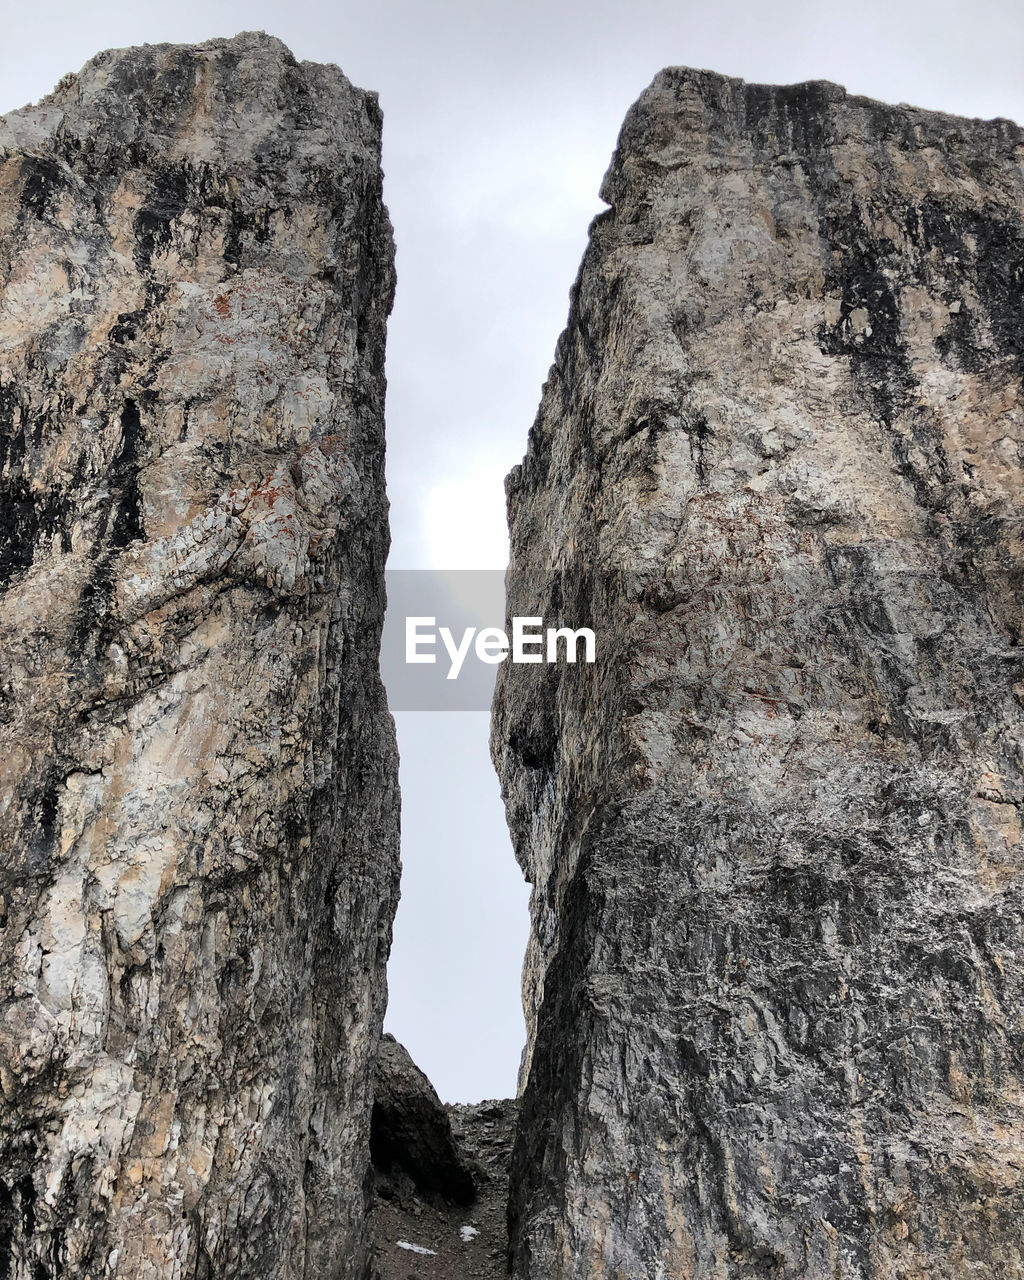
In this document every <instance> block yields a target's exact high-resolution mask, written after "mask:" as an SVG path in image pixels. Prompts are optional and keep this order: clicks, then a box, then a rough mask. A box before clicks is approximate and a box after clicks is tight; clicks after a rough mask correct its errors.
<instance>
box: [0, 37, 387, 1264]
mask: <svg viewBox="0 0 1024 1280" xmlns="http://www.w3.org/2000/svg"><path fill="white" fill-rule="evenodd" d="M380 128H381V117H380V112H379V109H378V106H377V102H376V98H375V97H374V95H372V94H369V93H365V92H363V91H362V90H360V89H356V88H354V87H353V86H352V85H351V84H350V83H349V82H348V81H347V80H346V79H345V77H344V76H343V75H342V74H341V72H340V71H339V70H338V69H337V68H336V67H331V66H318V65H314V64H311V63H297V62H296V61H295V59H294V58H293V57H292V56H291V55H290V54H289V52H288V51H287V49H286V48H285V47H284V46H283V45H282V44H281V43H280V42H279V41H277V40H274V39H272V38H269V37H267V36H265V35H263V34H261V33H256V34H253V33H248V34H244V35H241V36H238V37H236V38H234V39H230V40H213V41H210V42H209V43H207V44H202V45H197V46H194V47H186V46H180V47H179V46H171V45H156V46H145V47H142V48H138V49H130V50H120V51H114V52H108V53H104V54H101V55H100V56H99V57H97V58H95V59H94V60H93V61H91V62H90V63H89V64H88V65H87V66H86V67H85V68H84V70H83V71H82V72H81V73H80V74H79V75H77V76H70V77H66V78H65V79H64V80H62V81H61V83H60V85H59V86H58V87H57V90H56V91H55V92H54V93H53V94H52V95H51V96H50V97H48V98H47V99H45V100H44V101H42V102H40V103H39V104H38V105H36V106H34V107H29V108H26V109H24V110H22V111H17V112H14V113H13V114H11V115H8V116H7V117H5V118H4V119H2V120H0V637H2V643H3V657H2V666H0V926H2V929H0V1275H2V1276H4V1277H10V1280H28V1278H29V1277H32V1280H44V1278H45V1277H54V1278H56V1277H74V1278H75V1280H93V1278H98V1277H101V1276H102V1277H122V1278H123V1280H142V1278H143V1277H151V1278H152V1280H157V1278H159V1280H179V1278H181V1277H186V1276H187V1277H190V1278H191V1277H199V1278H201V1277H206V1278H207V1280H228V1278H235V1277H237V1278H241V1277H251V1278H252V1280H257V1278H258V1280H286V1278H287V1280H292V1278H294V1280H298V1278H299V1277H311V1276H316V1277H328V1276H338V1277H346V1278H347V1277H358V1276H361V1275H363V1274H365V1273H366V1271H367V1269H368V1267H369V1255H368V1252H367V1243H366V1239H365V1228H364V1210H365V1202H366V1194H367V1190H368V1188H367V1184H366V1174H367V1168H368V1151H369V1126H370V1107H371V1074H372V1070H373V1063H374V1059H375V1056H376V1051H377V1043H378V1039H379V1035H380V1024H381V1018H382V1014H383V1006H384V1000H385V981H384V965H385V961H386V958H387V952H388V948H389V944H390V931H391V920H392V917H393V912H394V906H395V899H396V893H397V878H398V860H397V857H398V855H397V788H396V756H395V744H394V734H393V726H392V722H391V718H390V715H389V714H388V711H387V708H386V704H385V700H384V696H383V691H382V687H381V684H380V680H379V677H378V670H377V651H378V641H379V633H380V627H381V619H382V613H383V607H384V594H383V567H384V560H385V556H386V552H387V543H388V533H387V516H386V500H385V497H384V478H383V454H384V438H383V400H384V376H383V364H384V333H385V321H386V317H387V314H388V311H389V309H390V305H391V297H392V291H393V267H392V258H393V252H392V239H391V228H390V224H389V221H388V218H387V214H386V211H385V210H384V207H383V205H382V202H381V171H380V164H379V154H380Z"/></svg>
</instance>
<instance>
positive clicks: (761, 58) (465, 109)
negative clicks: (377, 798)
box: [0, 0, 1024, 1101]
mask: <svg viewBox="0 0 1024 1280" xmlns="http://www.w3.org/2000/svg"><path fill="white" fill-rule="evenodd" d="M2 13H3V47H2V49H0V111H7V110H9V109H11V108H14V107H19V106H22V105H23V104H24V103H26V102H29V101H34V100H36V99H37V98H39V97H41V96H42V95H43V94H45V93H47V92H49V90H50V89H51V88H52V87H53V85H54V84H55V83H56V82H57V80H59V79H60V77H61V76H62V75H63V74H64V73H65V72H67V71H71V70H77V69H78V68H79V67H80V66H81V65H82V63H83V62H85V61H86V60H87V59H88V58H89V57H91V56H92V55H93V54H94V53H96V52H98V51H99V50H100V49H103V48H108V47H110V46H123V45H129V44H140V43H144V42H150V43H153V42H156V41H164V40H173V41H179V42H180V41H188V42H193V41H199V40H205V39H209V38H210V37H212V36H224V35H233V34H235V33H236V32H237V31H241V30H246V29H258V28H261V29H264V30H266V31H269V32H271V33H272V34H274V35H277V36H279V37H280V38H281V39H282V40H284V41H285V42H286V43H287V44H288V45H289V46H290V47H291V49H292V51H293V52H294V53H295V55H296V56H297V57H299V58H310V59H315V60H318V61H326V62H336V63H337V64H338V65H339V66H340V67H341V68H342V69H343V70H344V71H345V73H346V75H348V77H349V78H350V79H351V80H353V81H354V82H355V83H356V84H358V85H360V86H362V87H363V88H370V89H375V90H377V92H378V93H379V94H380V100H381V104H382V107H383V109H384V128H385V142H384V164H385V170H386V198H387V201H388V205H389V207H390V210H391V217H392V221H393V222H394V225H395V237H396V240H397V244H398V296H397V301H396V305H395V311H394V315H393V317H392V323H391V329H390V337H389V357H388V379H389V394H388V436H389V486H390V496H391V501H392V531H393V550H392V558H391V565H392V566H393V567H398V568H416V567H426V566H436V567H441V568H488V567H500V566H501V565H502V564H503V562H504V557H505V539H504V510H503V501H504V499H503V492H502V478H503V476H504V474H505V472H506V471H507V470H508V469H509V467H511V466H512V464H513V463H515V462H517V461H518V460H519V458H520V456H521V455H522V452H523V449H524V447H525V442H526V433H527V431H528V429H529V426H530V423H531V421H532V419H533V415H534V412H535V409H536V405H537V401H538V399H539V395H540V388H541V384H542V382H543V380H544V377H545V375H546V373H547V368H548V364H549V362H550V359H551V356H552V354H553V352H554V346H555V340H556V338H557V336H558V333H559V331H560V329H561V328H562V325H563V323H564V321H565V315H566V310H567V295H568V290H569V286H570V284H571V283H572V280H573V278H574V276H575V273H576V268H577V265H578V262H579V258H580V255H581V253H582V250H583V246H584V242H585V237H586V229H587V224H588V222H589V220H590V218H591V217H592V216H593V215H594V213H596V212H597V211H598V210H599V208H600V207H601V206H600V202H599V201H598V198H597V191H598V187H599V185H600V180H601V175H602V173H603V171H604V169H605V167H606V165H607V163H608V160H609V158H610V155H611V151H612V148H613V146H614V144H615V138H616V134H617V132H618V128H619V125H620V124H621V121H622V117H623V116H624V114H625V112H626V109H627V108H628V106H629V104H630V103H631V102H632V101H633V100H634V99H635V98H636V97H637V95H638V94H639V93H640V92H641V90H642V89H643V88H644V87H645V86H646V85H647V84H648V83H649V82H650V80H651V79H652V78H653V76H654V75H655V74H656V72H657V71H659V70H660V69H661V68H662V67H665V66H669V65H689V66H699V67H708V68H711V69H712V70H715V71H720V72H723V73H725V74H727V75H734V76H742V77H744V78H746V79H748V80H761V81H769V82H774V83H792V82H794V81H798V80H808V79H815V80H819V79H828V80H835V81H838V82H839V83H841V84H845V85H846V87H847V88H848V89H850V90H851V91H852V92H856V93H864V94H870V95H871V96H873V97H878V98H882V99H885V100H888V101H895V102H911V103H914V104H915V105H918V106H924V107H931V108H936V109H940V110H945V111H952V112H958V113H962V114H966V115H976V116H983V117H992V116H997V115H998V116H1008V117H1010V118H1012V119H1016V120H1018V121H1024V80H1022V77H1021V67H1022V65H1024V58H1022V55H1024V47H1022V45H1024V8H1022V7H1021V6H1020V5H1019V4H1018V3H999V2H993V0H988V2H986V0H975V2H974V3H959V2H958V3H942V0H930V2H929V3H916V2H915V3H901V2H900V0H885V2H881V3H880V2H879V0H860V2H858V0H845V2H844V3H842V4H837V3H830V2H829V0H812V2H800V3H787V2H786V0H779V2H777V3H774V4H764V3H738V2H736V0H732V2H730V0H702V2H701V3H689V2H687V3H675V4H671V3H666V2H664V0H631V2H630V3H612V2H611V0H589V3H586V4H583V3H575V2H565V3H559V0H549V2H548V3H539V2H537V0H528V2H527V3H518V4H517V3H503V4H502V3H492V2H491V0H475V2H474V3H470V2H468V0H448V2H447V3H439V4H431V3H428V2H426V0H422V2H420V3H416V2H415V0H404V2H401V3H399V2H397V0H396V2H390V3H389V2H385V3H379V4H374V3H372V2H371V0H363V2H362V3H349V2H347V0H288V3H282V2H281V0H258V2H249V3H242V2H239V0H177V2H176V3H173V4H166V5H160V4H148V5H147V4H139V3H137V0H136V2H129V0H92V2H91V3H85V4H83V3H81V0H78V2H77V3H68V2H67V0H60V2H59V3H55V2H53V0H38V3H35V4H26V3H24V0H18V2H17V3H12V0H4V4H3V10H2ZM398 724H399V742H400V747H401V750H402V756H403V763H402V788H403V793H404V808H403V828H404V834H403V850H402V854H403V861H404V863H405V874H404V878H403V895H404V896H403V902H402V906H401V907H400V909H399V914H398V919H397V922H396V935H395V949H394V953H393V959H392V965H391V974H390V980H391V1010H390V1012H389V1015H388V1027H389V1029H391V1030H392V1031H393V1032H394V1033H395V1034H396V1035H397V1036H398V1037H399V1038H400V1039H402V1040H403V1041H404V1042H405V1043H406V1045H407V1046H408V1048H409V1049H410V1051H411V1052H412V1053H413V1055H414V1057H415V1058H416V1059H417V1061H418V1062H419V1063H420V1065H421V1066H422V1067H423V1068H424V1070H425V1071H426V1072H427V1073H428V1075H430V1077H431V1078H432V1079H433V1081H434V1083H435V1085H436V1086H437V1088H438V1090H439V1092H440V1093H441V1095H442V1097H444V1098H446V1099H448V1100H451V1101H470V1100H476V1099H478V1098H481V1097H494V1096H500V1095H507V1094H510V1093H512V1092H514V1089H515V1077H516V1069H517V1067H518V1061H519V1052H520V1046H521V1044H522V1039H523V1027H522V1016H521V1013H520V1010H519V967H520V962H521V957H522V951H523V946H524V940H525V933H526V892H525V888H524V886H523V885H522V881H521V877H520V875H519V872H518V870H517V868H516V866H515V862H514V859H513V857H512V852H511V849H510V847H509V842H508V836H507V834H506V831H505V826H504V820H503V815H502V812H501V805H500V800H499V797H498V787H497V783H496V781H495V779H494V776H493V773H492V771H491V767H490V763H489V759H488V755H487V721H486V716H485V715H484V714H482V713H473V712H461V713H425V712H420V713H408V714H403V715H400V716H399V717H398Z"/></svg>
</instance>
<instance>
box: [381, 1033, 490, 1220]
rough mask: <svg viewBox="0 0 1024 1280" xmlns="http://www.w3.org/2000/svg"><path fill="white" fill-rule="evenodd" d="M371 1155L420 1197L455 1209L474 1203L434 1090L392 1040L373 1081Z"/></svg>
mask: <svg viewBox="0 0 1024 1280" xmlns="http://www.w3.org/2000/svg"><path fill="white" fill-rule="evenodd" d="M370 1154H371V1157H372V1159H373V1164H374V1167H375V1168H376V1169H377V1170H379V1171H380V1173H382V1174H384V1175H385V1176H388V1177H393V1176H395V1175H396V1174H397V1175H401V1174H404V1175H405V1176H406V1177H408V1178H409V1179H410V1180H411V1182H412V1183H413V1185H414V1186H415V1187H416V1189H417V1190H418V1191H421V1192H423V1193H424V1194H426V1195H436V1196H439V1197H440V1198H442V1199H444V1200H448V1201H450V1202H451V1203H453V1204H458V1205H468V1204H472V1203H473V1198H474V1196H475V1194H476V1192H475V1189H474V1186H473V1175H472V1173H471V1172H470V1170H469V1167H468V1166H467V1164H466V1162H465V1161H464V1159H463V1158H462V1156H461V1155H460V1153H459V1151H458V1148H457V1147H456V1145H455V1139H454V1137H453V1136H452V1126H451V1121H450V1120H449V1118H448V1113H447V1111H446V1110H445V1109H444V1105H443V1103H442V1102H441V1099H440V1098H439V1097H438V1096H437V1092H436V1090H435V1089H434V1086H433V1085H432V1084H431V1083H430V1081H429V1080H428V1079H427V1077H426V1076H425V1075H424V1074H423V1072H422V1071H421V1070H420V1069H419V1067H417V1065H416V1064H415V1062H413V1060H412V1058H411V1057H410V1056H409V1053H408V1050H407V1049H406V1048H405V1047H404V1046H403V1045H401V1044H399V1043H398V1041H397V1040H396V1039H395V1037H394V1036H392V1035H385V1036H384V1037H383V1039H382V1040H381V1043H380V1049H379V1051H378V1054H377V1066H376V1069H375V1071H374V1076H373V1115H372V1119H371V1122H370Z"/></svg>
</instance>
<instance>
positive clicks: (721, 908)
mask: <svg viewBox="0 0 1024 1280" xmlns="http://www.w3.org/2000/svg"><path fill="white" fill-rule="evenodd" d="M603 194H604V197H605V199H606V201H607V202H608V203H609V204H610V205H611V208H610V209H609V210H608V211H607V212H605V213H604V214H603V215H601V216H600V217H599V218H598V219H597V220H596V222H595V224H594V226H593V228H592V233H591V240H590V245H589V248H588V250H587V253H586V256H585V258H584V262H583V266H582V269H581V273H580V276H579V279H578V282H577V284H576V286H575V289H574V292H573V299H572V310H571V315H570V319H569V324H568V328H567V330H566V332H565V333H564V334H563V336H562V338H561V340H560V343H559V346H558V351H557V355H556V358H555V364H554V366H553V368H552V371H551V375H550V378H549V381H548V383H547V385H546V387H545V390H544V397H543V401H542V404H541V408H540V412H539V415H538V418H537V421H536V423H535V425H534V427H533V430H532V432H531V436H530V445H529V451H528V453H527V456H526V458H525V460H524V462H523V465H522V466H521V467H519V468H516V470H515V471H514V472H513V473H512V475H511V477H510V479H509V510H510V523H511V530H512V540H513V553H512V568H511V572H510V576H509V589H510V603H509V608H510V612H511V613H513V614H520V615H543V616H544V617H545V620H546V622H547V623H548V624H549V625H551V624H553V623H554V622H555V621H559V622H563V623H571V624H573V625H576V626H582V625H591V626H593V627H594V628H595V630H596V632H597V643H598V664H597V666H596V667H595V668H585V667H579V666H577V667H575V668H572V667H562V668H559V669H554V668H548V667H546V666H511V665H509V664H505V665H504V666H503V667H502V669H501V673H500V677H499V688H498V692H497V696H496V702H495V710H494V732H493V753H494V757H495V761H496V764H497V767H498V769H499V772H500V774H501V777H502V779H503V784H504V790H505V795H506V803H507V808H508V813H509V819H510V824H511V829H512V833H513V837H514V841H515V845H516V849H517V852H518V856H519V859H520V861H521V863H522V865H523V867H524V870H525V871H526V873H527V875H528V877H529V879H530V880H531V882H532V885H533V904H532V917H533V928H532V938H531V942H530V948H529V954H528V957H527V964H526V970H525V978H524V997H525V1001H526V1006H527V1015H528V1021H529V1023H530V1043H529V1045H528V1050H527V1055H526V1060H525V1062H524V1072H523V1085H524V1092H523V1098H522V1118H521V1122H520V1129H519V1135H518V1140H517V1148H516V1154H515V1157H514V1162H513V1170H512V1200H511V1207H510V1222H511V1229H512V1251H513V1258H514V1262H515V1272H516V1275H517V1276H519V1277H523V1278H525V1277H529V1280H555V1278H558V1280H597V1278H601V1280H612V1278H613V1277H614V1278H615V1280H641V1278H642V1280H684V1278H685V1280H711V1278H712V1277H714V1278H715V1280H719V1278H723V1280H724V1278H725V1277H729V1278H730V1280H733V1278H739V1277H749V1278H751V1280H753V1278H754V1277H765V1278H767V1277H774V1278H778V1277H792V1278H794V1280H796V1278H797V1277H799V1278H801V1280H825V1278H826V1277H828V1278H829V1280H854V1278H857V1280H867V1278H868V1277H886V1278H892V1280H895V1277H900V1280H946V1278H952V1277H957V1278H958V1280H960V1278H964V1277H968V1276H970V1277H978V1278H980V1277H984V1278H985V1280H994V1278H995V1277H999V1278H1000V1280H1004V1278H1005V1280H1008V1278H1010V1277H1021V1276H1024V1246H1022V1243H1021V1242H1022V1233H1021V1222H1022V1220H1024V1124H1022V1122H1024V1095H1022V1085H1024V929H1022V922H1024V897H1022V866H1024V851H1022V846H1021V805H1022V802H1024V785H1022V768H1021V766H1022V752H1021V738H1022V731H1024V712H1022V703H1024V635H1022V622H1024V619H1022V610H1024V575H1022V572H1021V569H1022V551H1024V547H1022V539H1021V514H1022V502H1024V488H1022V479H1024V473H1022V463H1024V403H1022V383H1021V378H1022V374H1024V301H1022V299H1024V292H1022V290H1024V135H1022V132H1021V130H1020V129H1018V128H1017V127H1015V126H1014V125H1012V124H1010V123H1009V122H1007V121H992V122H988V123H985V122H980V121H970V120H960V119H955V118H952V117H947V116H941V115H936V114H931V113H927V112H922V111H916V110H912V109H909V108H903V107H897V108H892V107H885V106H882V105H879V104H877V103H873V102H869V101H866V100H864V99H858V98H853V97H848V96H847V95H846V94H845V92H844V91H843V90H842V89H840V88H838V87H836V86H834V85H829V84H821V83H812V84H806V85H799V86H795V87H792V88H786V89H781V88H771V87H765V86H758V85H747V84H744V83H742V82H740V81H736V80H728V79H724V78H721V77H718V76H715V75H711V74H709V73H704V72H693V71H687V70H678V69H677V70H670V71H666V72H664V73H663V74H661V75H660V76H659V77H658V78H657V79H656V80H655V81H654V83H653V85H652V86H651V88H650V89H648V90H647V91H646V92H645V93H644V95H643V96H642V97H641V98H640V100H639V102H638V103H637V104H636V106H635V107H634V108H633V109H632V111H631V112H630V114H629V116H628V118H627V121H626V124H625V126H624V129H623V133H622V136H621V139H620V143H619V147H618V151H617V153H616V156H615V158H614V160H613V163H612V165H611V168H610V170H609V173H608V175H607V177H606V180H605V185H604V189H603ZM551 569H555V570H558V571H559V572H558V573H557V574H556V575H554V576H550V575H547V574H546V573H544V572H542V571H547V570H551Z"/></svg>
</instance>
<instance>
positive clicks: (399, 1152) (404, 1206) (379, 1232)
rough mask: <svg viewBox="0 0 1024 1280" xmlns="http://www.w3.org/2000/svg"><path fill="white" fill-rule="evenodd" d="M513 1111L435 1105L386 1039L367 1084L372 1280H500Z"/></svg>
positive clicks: (506, 1105)
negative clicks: (371, 1085) (370, 1103)
mask: <svg viewBox="0 0 1024 1280" xmlns="http://www.w3.org/2000/svg"><path fill="white" fill-rule="evenodd" d="M515 1117H516V1103H515V1102H514V1101H511V1100H508V1099H506V1100H503V1101H489V1102H480V1103H477V1104H474V1105H446V1104H443V1103H442V1102H441V1101H440V1100H439V1098H438V1096H437V1094H436V1092H435V1091H434V1087H433V1085H431V1083H430V1081H429V1080H428V1079H427V1077H426V1076H425V1075H424V1074H423V1072H422V1071H420V1070H419V1068H418V1067H417V1066H416V1065H415V1064H414V1063H413V1061H412V1059H411V1058H410V1057H409V1054H408V1053H407V1052H406V1050H405V1049H404V1048H403V1047H402V1045H400V1044H399V1043H398V1042H397V1041H396V1040H395V1039H394V1037H393V1036H389V1035H386V1036H385V1037H384V1039H383V1041H382V1043H381V1053H380V1057H379V1058H378V1060H377V1069H376V1073H375V1076H374V1105H373V1126H372V1138H371V1149H372V1152H373V1164H374V1200H373V1203H374V1209H373V1218H372V1223H373V1234H374V1257H375V1265H376V1267H377V1273H376V1275H377V1280H501V1277H503V1276H506V1275H507V1274H508V1272H507V1268H506V1260H507V1257H506V1255H507V1248H508V1243H507V1242H508V1232H507V1225H506V1213H507V1199H508V1170H509V1162H510V1159H511V1154H512V1139H513V1133H514V1127H515Z"/></svg>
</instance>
